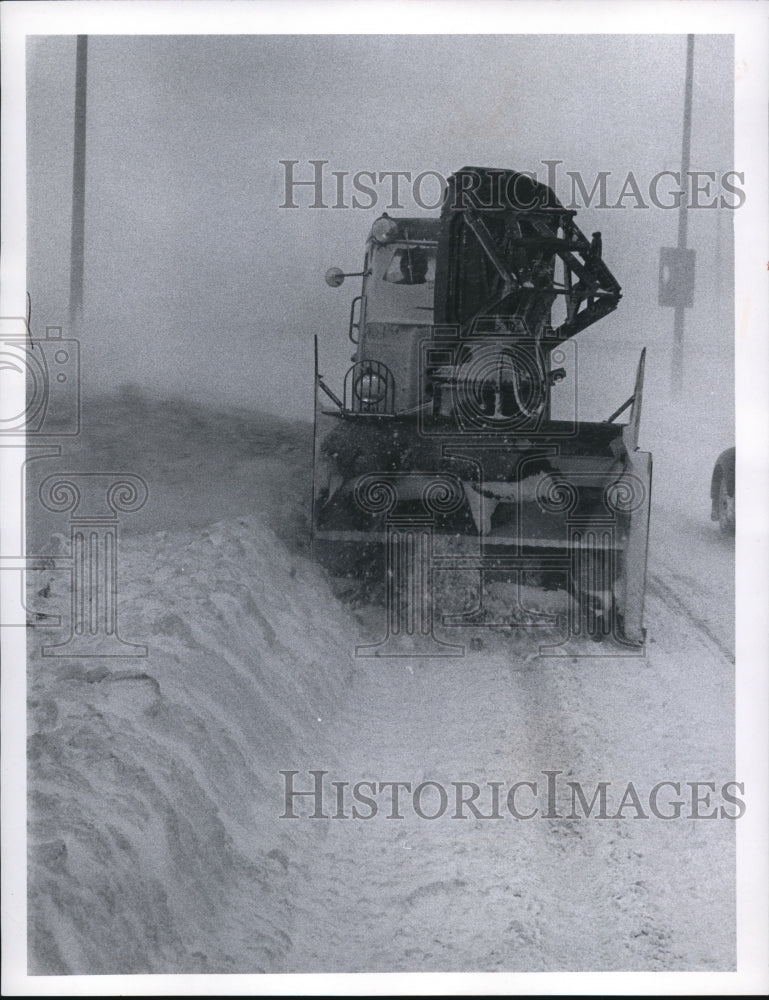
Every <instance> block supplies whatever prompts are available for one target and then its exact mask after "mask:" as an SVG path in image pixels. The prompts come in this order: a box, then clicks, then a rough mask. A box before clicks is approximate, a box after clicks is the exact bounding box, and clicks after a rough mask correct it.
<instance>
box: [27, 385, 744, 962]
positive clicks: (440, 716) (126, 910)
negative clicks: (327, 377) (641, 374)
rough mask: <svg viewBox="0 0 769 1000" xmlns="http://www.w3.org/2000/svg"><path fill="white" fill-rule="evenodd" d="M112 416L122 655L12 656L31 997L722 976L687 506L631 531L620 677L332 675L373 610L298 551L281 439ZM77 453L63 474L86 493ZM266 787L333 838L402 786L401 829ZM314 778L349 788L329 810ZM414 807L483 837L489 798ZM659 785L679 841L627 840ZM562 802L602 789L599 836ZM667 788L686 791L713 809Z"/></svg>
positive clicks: (502, 672)
mask: <svg viewBox="0 0 769 1000" xmlns="http://www.w3.org/2000/svg"><path fill="white" fill-rule="evenodd" d="M121 405H123V407H124V409H126V411H127V412H126V413H124V414H123V418H124V419H123V420H122V426H133V428H134V433H133V434H132V435H131V436H130V440H129V439H128V438H126V440H124V441H122V442H120V443H119V448H117V451H118V453H119V454H121V455H122V456H126V454H128V460H129V463H130V461H131V458H132V455H131V448H132V447H133V448H134V453H133V459H134V460H135V464H134V465H130V464H129V467H131V468H133V469H135V471H137V472H138V473H139V474H142V475H144V476H145V478H146V479H147V481H148V482H149V483H150V487H151V491H152V495H153V497H154V504H148V507H147V509H146V510H145V511H142V512H140V514H138V515H136V518H135V519H134V521H133V523H129V520H130V519H126V526H125V531H124V543H123V547H122V549H121V560H122V562H121V616H122V618H121V628H123V631H124V632H125V634H126V635H127V636H130V637H131V638H141V639H142V641H145V642H147V644H148V645H149V656H148V657H147V659H146V660H143V661H135V662H131V661H121V662H120V663H119V666H117V665H116V663H117V661H113V662H112V663H109V664H107V666H106V667H105V666H104V665H100V661H98V660H97V661H91V662H90V663H87V662H72V661H71V660H70V661H59V662H53V663H52V662H51V661H50V660H42V659H40V658H39V657H37V656H36V655H35V654H34V652H33V656H32V660H31V664H30V793H31V798H30V820H31V827H30V844H31V862H30V890H31V892H30V926H31V938H30V942H31V943H30V969H31V971H40V972H43V971H48V972H65V971H67V972H111V971H123V972H129V971H133V972H140V971H154V972H171V971H190V972H192V971H207V972H213V971H222V972H234V971H239V972H254V971H271V972H286V971H297V972H299V971H307V972H309V971H314V972H319V971H397V970H403V971H406V970H422V971H427V970H441V971H450V970H451V971H458V970H466V971H494V970H511V971H523V970H531V971H544V970H580V969H584V970H587V969H594V970H608V969H616V970H622V969H627V970H638V969H649V970H657V969H667V970H679V969H680V970H683V969H692V970H693V969H729V968H733V967H734V963H735V940H734V927H735V912H734V909H735V900H734V871H735V867H734V866H735V860H734V832H735V831H734V822H733V821H732V820H731V819H728V818H721V817H720V816H719V815H718V810H720V809H721V807H724V808H725V811H726V812H727V813H733V812H734V809H735V807H734V806H729V804H728V802H726V801H725V799H724V797H723V795H722V794H721V789H722V786H723V785H724V783H726V782H728V781H730V780H732V779H735V778H737V779H739V776H738V775H735V774H734V663H733V559H734V555H733V546H732V545H731V544H730V542H729V540H728V539H725V538H723V537H721V536H720V535H719V532H718V529H717V526H715V525H713V524H711V523H710V522H709V521H708V520H707V517H708V513H709V511H708V509H707V503H705V504H703V510H702V513H701V515H699V514H698V512H696V511H692V512H691V513H690V514H689V515H688V517H687V516H686V515H682V513H681V511H680V509H679V508H678V507H677V506H676V505H675V504H674V503H668V505H667V506H664V504H663V503H662V502H659V503H658V506H657V507H656V509H655V510H654V511H653V522H652V523H653V530H652V535H651V543H650V552H649V587H648V592H647V605H646V625H647V629H648V633H649V640H648V643H647V649H646V656H645V657H626V656H620V655H616V653H617V651H616V649H614V648H613V647H611V646H605V645H604V644H600V645H596V644H593V643H586V644H584V645H582V646H581V647H578V648H577V649H575V650H573V651H572V652H573V653H574V655H568V656H560V657H547V656H541V655H539V649H538V643H537V642H536V641H535V639H534V638H533V637H532V636H531V635H530V634H528V632H524V633H523V634H520V635H518V634H512V635H511V634H507V635H503V634H499V633H496V632H491V631H490V630H485V633H484V635H483V636H482V642H481V643H480V644H478V643H475V644H473V646H474V647H476V648H471V645H470V643H469V641H468V639H467V638H465V637H463V639H462V641H465V642H466V643H467V646H468V648H467V650H466V655H465V656H464V657H461V658H446V659H436V660H424V659H418V658H414V659H409V658H405V659H403V658H401V659H392V660H381V659H379V660H378V659H371V658H361V657H356V656H355V655H354V646H355V644H356V643H357V642H366V641H371V640H375V639H376V638H378V637H379V635H377V632H380V633H381V625H382V622H383V618H382V617H381V616H382V615H383V610H382V609H378V610H377V609H376V608H373V609H372V608H358V609H351V608H350V607H347V606H345V605H344V604H343V603H342V602H340V601H339V600H337V599H336V598H334V597H333V595H332V593H331V591H330V590H329V588H328V585H327V582H326V581H325V579H324V576H323V573H322V571H320V570H319V569H318V568H317V567H315V566H313V565H312V564H311V563H310V562H309V560H308V559H307V557H306V552H305V551H304V549H303V547H302V545H301V544H298V543H297V542H296V539H297V537H298V536H299V534H300V529H301V527H302V525H303V523H304V521H305V519H306V508H305V506H304V498H305V497H306V495H307V493H306V491H305V487H306V476H307V462H306V459H307V453H308V441H307V436H306V432H305V431H304V430H303V429H301V428H297V427H294V428H291V427H285V428H282V429H280V428H278V429H277V430H276V429H275V428H273V429H272V430H271V432H270V433H269V434H265V435H264V437H263V440H261V441H260V440H259V439H258V437H254V435H253V434H251V435H245V437H246V438H247V439H248V441H250V444H249V445H248V447H245V446H244V444H243V441H244V435H243V433H242V431H243V424H242V420H243V419H245V418H243V417H242V416H241V417H239V418H238V420H240V421H241V423H238V422H237V420H236V419H235V418H234V417H228V416H226V415H219V416H214V415H211V414H209V415H208V416H207V417H206V419H205V420H202V421H201V422H199V424H198V425H197V427H196V426H195V424H194V421H190V419H189V413H187V412H186V411H184V410H183V408H182V409H180V411H179V413H178V414H177V415H176V416H177V417H178V419H177V420H176V421H174V420H173V419H172V417H173V414H171V416H170V417H169V416H167V417H166V418H165V419H164V420H163V421H160V422H159V421H157V420H154V421H150V416H151V414H149V415H148V407H147V406H146V405H145V406H143V407H142V408H141V413H142V414H143V416H142V417H140V416H139V414H138V412H134V410H135V409H136V410H138V408H137V407H136V405H135V401H134V402H131V400H127V401H125V400H124V402H123V404H121ZM142 419H144V420H147V426H146V427H141V428H140V426H139V425H140V424H141V421H142ZM150 423H151V424H152V427H153V428H155V429H154V430H150ZM90 426H94V427H96V426H99V421H98V420H93V419H92V420H91V424H90ZM158 427H162V428H163V431H162V434H164V435H166V436H165V438H163V437H162V435H161V432H160V431H158V430H157V428H158ZM212 428H213V430H212ZM140 430H141V433H139V431H140ZM278 431H279V433H278ZM214 432H215V433H214ZM153 435H154V437H153ZM158 435H161V436H160V437H159V436H158ZM276 435H277V436H276ZM136 441H141V447H139V446H138V445H137V444H135V442H136ZM106 442H107V436H106V434H105V437H104V439H103V440H101V439H99V438H98V436H97V437H96V438H94V439H91V441H90V442H89V445H88V447H89V449H90V450H89V451H84V453H83V454H82V455H81V456H79V458H78V456H77V455H75V456H74V457H73V464H75V465H77V462H78V460H79V459H81V460H82V462H83V463H84V467H90V468H98V467H104V465H105V464H106V463H109V452H108V450H107V447H106ZM113 446H114V442H112V443H111V444H110V447H113ZM169 456H172V459H170V458H169ZM86 463H91V464H90V466H89V465H87V464H86ZM94 463H95V464H94ZM142 463H144V464H143V465H142ZM227 470H229V474H225V472H227ZM204 475H205V478H203V476H204ZM303 477H304V478H303ZM192 482H194V483H196V486H197V488H196V489H195V490H191V489H190V483H192ZM299 487H301V488H299ZM663 500H665V501H667V500H668V498H666V497H663ZM244 505H246V506H248V505H250V507H249V509H250V510H254V509H255V508H257V507H258V508H259V515H258V516H255V515H253V514H247V515H246V516H241V515H242V513H243V510H244ZM35 527H36V528H38V529H39V532H40V535H41V537H47V533H49V532H50V530H52V526H51V524H49V523H48V522H44V521H43V520H40V522H39V524H38V525H36V526H35ZM59 530H61V529H59ZM44 577H45V579H43V578H44ZM46 580H47V582H49V583H50V588H49V596H48V597H46V598H42V597H40V595H39V594H38V597H37V605H36V606H37V607H38V608H42V606H43V605H45V607H46V610H56V608H55V607H54V605H55V604H56V601H57V600H58V601H59V602H60V603H61V601H62V599H63V597H64V596H66V595H65V592H64V585H63V583H62V579H61V577H60V576H57V572H56V571H55V570H53V571H51V570H47V571H46V570H41V571H40V573H39V579H38V580H36V581H35V584H36V586H37V585H38V584H40V583H41V582H42V583H45V582H46ZM38 589H39V588H38ZM36 593H37V590H36ZM38 634H39V633H38ZM451 638H452V639H454V638H455V636H453V635H452V636H451ZM36 641H37V635H36V636H33V637H32V648H33V650H34V649H35V648H36V646H35V642H36ZM479 645H480V648H477V647H478V646H479ZM62 664H65V665H64V666H63V665H62ZM137 664H138V665H137ZM97 665H98V666H97ZM282 770H293V771H296V772H297V774H296V775H295V777H294V780H295V782H296V784H295V787H296V788H297V789H302V790H307V789H310V788H312V783H313V779H312V778H311V776H310V774H309V772H310V771H312V770H322V771H325V772H327V774H326V776H325V782H326V784H325V786H324V788H325V798H324V808H325V811H326V813H327V814H331V815H333V813H334V812H335V811H340V812H343V813H345V814H346V815H351V799H350V795H351V787H352V786H353V785H355V784H356V782H360V781H366V782H375V783H377V784H379V783H383V782H406V783H409V785H410V788H406V787H405V786H404V787H403V788H402V790H401V795H402V806H403V808H402V810H401V814H402V815H403V817H404V818H403V819H389V818H387V817H388V815H390V813H391V799H390V790H389V788H388V790H387V791H383V792H381V794H375V799H376V801H377V803H378V811H377V814H376V815H375V816H373V817H372V818H371V819H352V818H349V819H346V820H345V819H341V818H339V819H327V820H324V819H310V818H309V817H308V816H307V815H303V814H306V813H307V811H308V809H307V807H303V808H300V807H299V806H297V808H296V812H297V818H296V819H287V818H284V819H281V818H279V817H280V814H281V813H282V812H283V811H284V808H285V804H284V796H283V793H284V777H283V776H282V775H281V773H280V772H281V771H282ZM546 772H551V775H553V774H554V772H558V774H556V775H554V777H552V778H551V780H555V781H556V783H557V789H558V790H557V795H556V803H555V809H550V808H549V805H548V801H547V782H548V778H547V774H546ZM331 781H341V782H346V783H347V786H348V787H347V788H346V789H342V795H343V799H342V806H341V808H339V807H338V806H337V804H336V799H335V797H334V796H335V795H336V794H337V792H336V790H335V789H334V788H333V787H332V786H331V785H330V782H331ZM427 781H431V782H435V783H437V784H438V785H439V786H440V787H441V788H444V789H446V790H447V793H448V795H449V796H453V795H454V793H455V790H456V786H455V784H454V783H456V782H472V783H475V784H476V785H477V786H479V788H480V789H481V792H480V796H479V798H478V800H477V804H478V808H479V811H480V812H481V814H483V815H490V814H491V813H493V812H495V810H493V808H492V804H491V799H490V796H491V795H492V791H491V789H492V787H493V784H494V783H497V786H498V788H499V789H501V791H500V803H501V805H500V808H499V810H496V811H497V812H498V815H499V818H488V819H484V818H478V817H476V816H475V815H474V814H473V812H472V810H471V809H469V808H465V807H462V808H461V809H460V810H459V811H460V815H461V816H462V818H452V817H453V816H454V814H455V801H454V799H453V798H452V799H451V801H450V804H449V805H448V807H447V808H446V810H445V812H444V814H443V815H441V816H439V817H438V818H436V819H427V818H423V817H422V816H420V815H419V814H418V812H417V811H415V809H414V807H413V798H412V792H413V790H414V789H416V787H417V786H418V785H420V783H423V782H427ZM663 781H670V782H674V783H678V785H679V789H680V795H679V794H678V792H675V794H674V789H673V788H672V787H671V786H665V787H664V788H663V789H662V791H661V793H660V795H659V800H658V806H659V811H660V812H661V813H665V814H666V815H670V814H673V813H675V811H676V810H675V807H674V806H673V804H672V803H673V801H674V800H676V799H679V800H680V801H681V802H682V805H681V807H680V817H679V818H672V819H662V818H658V817H656V816H654V815H651V809H650V806H649V799H650V793H651V790H652V789H653V788H654V786H655V785H656V784H658V783H659V782H663ZM516 782H530V783H531V784H532V785H533V784H534V783H536V786H537V787H536V790H534V788H533V787H531V785H526V786H521V787H520V788H519V789H518V793H517V798H516V799H514V802H515V804H516V807H517V810H518V812H519V813H520V814H525V813H529V812H531V813H534V812H535V811H536V814H535V815H533V816H532V818H529V819H517V818H515V817H514V816H513V815H511V813H510V811H509V809H508V808H507V807H506V795H507V791H508V789H509V788H510V786H511V785H513V784H514V783H516ZM567 782H573V783H574V782H576V783H578V784H579V786H580V788H581V789H583V790H584V793H585V794H586V796H587V799H588V801H589V800H590V798H591V797H592V795H593V793H594V792H595V791H596V788H597V787H598V786H599V783H601V782H607V783H608V785H606V786H605V787H606V792H607V800H608V804H607V809H606V816H607V818H598V816H597V815H596V814H595V813H593V814H592V815H590V817H589V818H585V816H584V815H583V811H580V810H579V809H578V810H577V814H576V818H570V815H571V806H572V800H571V794H572V793H571V790H570V786H569V785H567ZM631 782H632V784H633V788H634V790H635V792H636V793H637V795H638V802H639V807H636V805H635V803H634V802H633V801H627V800H626V798H625V796H626V790H627V787H628V785H629V783H631ZM688 782H713V783H714V785H715V792H713V793H711V794H712V799H713V802H712V804H711V806H710V807H707V806H706V805H705V804H701V805H699V806H696V805H693V803H692V799H693V797H696V796H695V793H694V791H693V790H692V789H691V786H690V785H687V783H688ZM706 791H707V789H706ZM437 794H438V792H437V790H436V787H435V786H431V787H430V788H428V790H427V793H426V794H425V796H424V799H423V800H420V801H422V804H423V809H422V811H423V813H424V814H426V815H430V814H432V813H433V812H437V811H438V806H439V805H440V800H439V799H436V798H435V795H437ZM431 795H432V798H431ZM344 796H347V797H346V798H345V797H344ZM623 800H624V801H625V806H624V808H622V809H621V810H620V809H619V806H620V805H621V802H622V801H623ZM296 801H297V802H299V801H300V800H296ZM309 801H310V800H309V798H305V799H303V800H301V802H303V803H307V802H309ZM436 802H437V805H436ZM713 808H716V817H717V818H716V819H713V820H708V819H704V818H703V819H693V818H690V816H691V814H692V812H693V811H697V810H699V812H701V813H703V814H709V813H711V812H712V810H713ZM359 811H360V810H359ZM363 811H364V812H365V810H363ZM368 811H369V812H370V811H371V810H370V808H369V810H368ZM596 811H598V810H596ZM550 813H557V815H553V816H549V814H550ZM545 814H548V815H545ZM548 817H549V818H548Z"/></svg>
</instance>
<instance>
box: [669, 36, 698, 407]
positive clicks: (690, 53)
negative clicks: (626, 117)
mask: <svg viewBox="0 0 769 1000" xmlns="http://www.w3.org/2000/svg"><path fill="white" fill-rule="evenodd" d="M693 76H694V35H687V37H686V86H685V90H684V134H683V142H682V146H681V185H682V187H683V188H684V190H685V191H686V194H685V196H684V197H683V198H682V200H681V204H680V205H679V206H678V246H677V249H678V251H679V254H678V257H679V260H680V261H683V260H684V259H685V258H686V257H687V254H686V253H685V251H686V247H687V238H688V235H689V209H688V206H687V201H688V195H689V163H690V160H691V146H692V80H693ZM692 271H693V268H692ZM693 279H694V274H693V273H692V285H693V284H694V280H693ZM692 290H693V289H692ZM685 309H686V304H685V301H684V298H683V295H679V296H678V301H677V302H676V305H675V308H674V311H673V361H672V370H671V386H672V389H673V393H674V394H675V395H676V396H680V395H681V390H682V389H683V384H684V310H685Z"/></svg>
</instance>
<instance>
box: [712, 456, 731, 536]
mask: <svg viewBox="0 0 769 1000" xmlns="http://www.w3.org/2000/svg"><path fill="white" fill-rule="evenodd" d="M734 468H735V449H734V448H727V449H726V451H722V452H721V454H720V455H719V456H718V458H717V459H716V464H715V466H714V468H713V477H712V479H711V481H710V500H711V504H712V507H711V511H710V519H711V521H718V524H719V526H720V528H721V531H723V532H724V533H725V534H727V535H733V534H734V526H735V508H734Z"/></svg>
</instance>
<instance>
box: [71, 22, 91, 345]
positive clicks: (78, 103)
mask: <svg viewBox="0 0 769 1000" xmlns="http://www.w3.org/2000/svg"><path fill="white" fill-rule="evenodd" d="M87 77H88V36H87V35H78V36H77V55H76V59H75V136H74V152H73V158H72V237H71V241H70V262H71V263H70V283H69V327H70V330H69V335H70V336H71V337H75V336H77V334H78V332H79V329H80V323H81V321H82V318H83V260H84V243H85V112H86V80H87Z"/></svg>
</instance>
